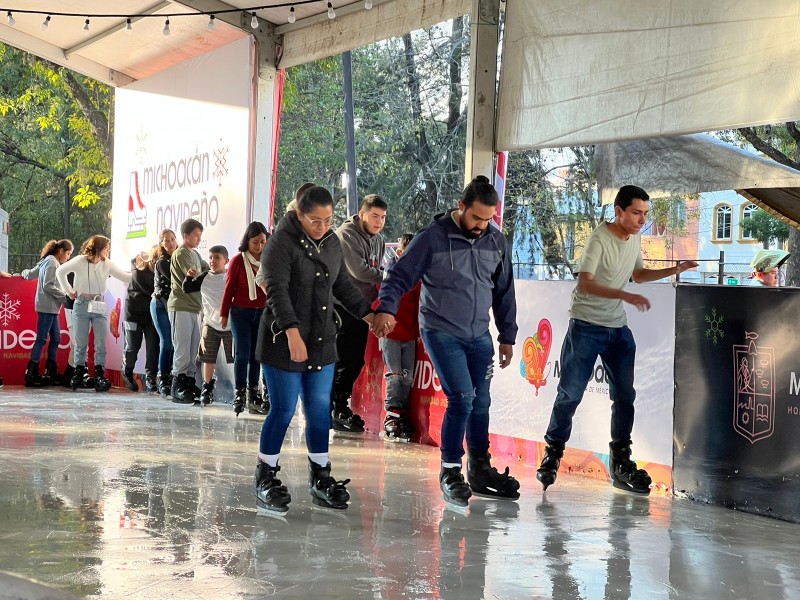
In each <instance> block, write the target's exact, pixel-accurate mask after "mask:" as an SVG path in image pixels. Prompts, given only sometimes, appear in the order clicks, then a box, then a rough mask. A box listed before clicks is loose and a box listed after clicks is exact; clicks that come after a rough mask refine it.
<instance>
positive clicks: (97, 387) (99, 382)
mask: <svg viewBox="0 0 800 600" xmlns="http://www.w3.org/2000/svg"><path fill="white" fill-rule="evenodd" d="M110 389H111V382H110V381H109V380H108V379H106V373H105V369H103V367H102V366H100V365H95V367H94V391H95V392H107V391H108V390H110Z"/></svg>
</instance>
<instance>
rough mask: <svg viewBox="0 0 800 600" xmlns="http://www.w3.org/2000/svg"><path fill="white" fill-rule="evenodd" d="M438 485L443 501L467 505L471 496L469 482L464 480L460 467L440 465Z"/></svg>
mask: <svg viewBox="0 0 800 600" xmlns="http://www.w3.org/2000/svg"><path fill="white" fill-rule="evenodd" d="M439 487H440V488H441V489H442V495H443V497H444V500H445V502H448V503H450V504H454V505H456V506H467V504H468V502H467V501H468V500H469V499H470V497H471V496H472V490H471V489H470V487H469V484H468V483H467V482H466V481H464V475H463V474H462V473H461V467H447V468H445V467H444V466H443V467H442V469H441V471H439Z"/></svg>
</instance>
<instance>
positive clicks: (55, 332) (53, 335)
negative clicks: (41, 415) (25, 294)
mask: <svg viewBox="0 0 800 600" xmlns="http://www.w3.org/2000/svg"><path fill="white" fill-rule="evenodd" d="M72 249H73V246H72V242H70V241H69V240H58V241H56V240H50V241H49V242H47V243H46V244H45V245H44V248H42V254H41V260H40V261H39V262H38V263H37V264H36V266H35V267H33V269H26V270H25V271H23V272H22V276H23V277H24V278H25V279H35V278H37V277H38V279H39V284H38V285H37V286H36V300H35V307H36V315H37V317H38V321H37V325H36V342H34V344H33V348H31V358H30V360H29V361H28V367H27V368H26V369H25V386H26V387H41V386H45V385H52V384H53V383H55V382H56V381H57V380H58V379H59V375H58V364H57V363H56V359H57V358H58V345H59V344H60V343H61V327H60V326H59V323H58V313H59V312H60V311H61V305H62V304H63V303H64V300H66V294H65V293H64V290H62V289H61V288H60V287H59V285H58V281H57V280H56V269H58V267H60V266H61V265H63V264H64V263H65V262H67V261H68V260H69V258H70V256H72ZM48 338H49V339H50V343H49V344H48V345H47V364H46V366H45V373H44V377H42V376H41V374H40V373H39V361H40V360H41V357H42V350H44V346H45V344H47V340H48Z"/></svg>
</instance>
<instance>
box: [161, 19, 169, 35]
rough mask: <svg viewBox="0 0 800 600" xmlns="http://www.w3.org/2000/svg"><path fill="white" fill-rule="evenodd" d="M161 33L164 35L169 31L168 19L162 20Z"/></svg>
mask: <svg viewBox="0 0 800 600" xmlns="http://www.w3.org/2000/svg"><path fill="white" fill-rule="evenodd" d="M161 33H163V34H164V35H169V34H170V33H171V32H170V30H169V19H167V20H166V21H165V22H164V29H162V30H161Z"/></svg>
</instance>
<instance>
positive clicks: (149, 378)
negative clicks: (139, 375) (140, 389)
mask: <svg viewBox="0 0 800 600" xmlns="http://www.w3.org/2000/svg"><path fill="white" fill-rule="evenodd" d="M144 391H145V393H147V394H157V393H158V382H157V379H156V374H155V373H153V372H152V371H149V372H148V371H145V373H144Z"/></svg>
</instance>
